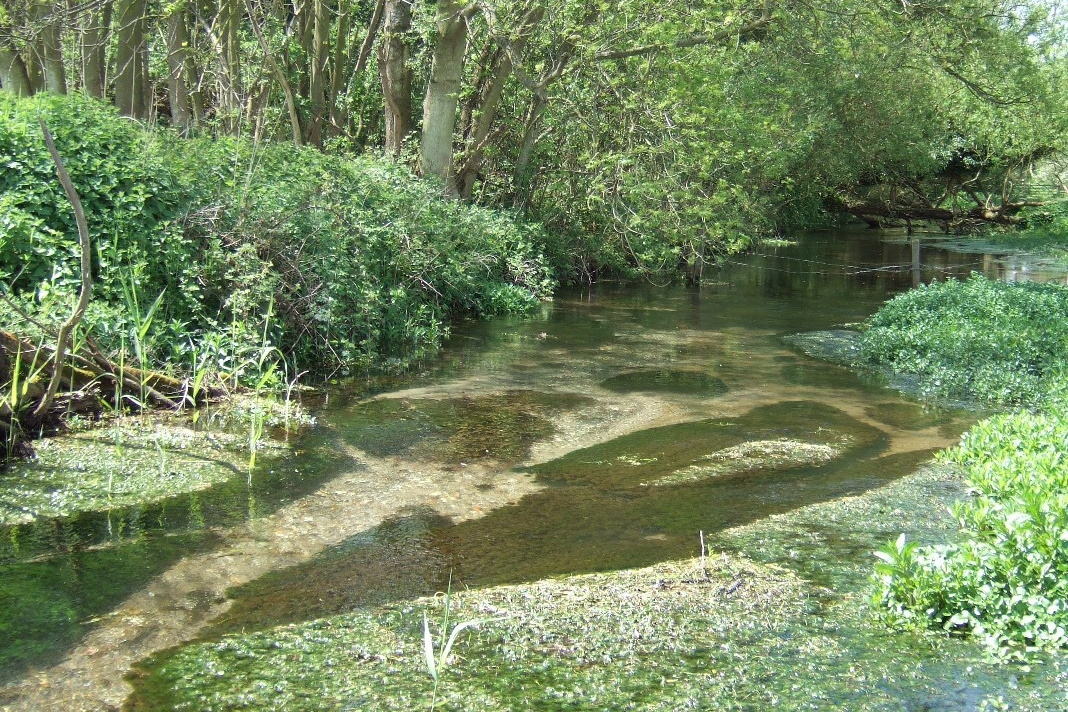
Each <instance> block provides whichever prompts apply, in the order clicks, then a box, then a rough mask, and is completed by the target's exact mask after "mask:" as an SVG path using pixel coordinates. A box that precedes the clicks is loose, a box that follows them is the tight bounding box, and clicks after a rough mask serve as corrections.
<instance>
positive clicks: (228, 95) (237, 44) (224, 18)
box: [215, 0, 243, 134]
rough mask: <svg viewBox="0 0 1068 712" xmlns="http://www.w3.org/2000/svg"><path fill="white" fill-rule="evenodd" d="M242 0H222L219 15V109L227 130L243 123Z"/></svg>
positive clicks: (217, 30) (236, 127) (235, 129)
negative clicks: (240, 31) (240, 33)
mask: <svg viewBox="0 0 1068 712" xmlns="http://www.w3.org/2000/svg"><path fill="white" fill-rule="evenodd" d="M242 14H243V13H242V9H241V3H240V1H239V0H220V2H219V8H218V12H217V13H216V15H215V27H216V28H217V29H216V33H217V37H216V41H217V45H218V46H217V51H218V53H219V60H220V63H221V66H220V72H219V99H218V101H219V113H220V114H221V117H222V124H223V130H225V131H226V132H227V133H231V134H236V133H237V130H238V128H239V126H240V125H241V114H242V104H243V91H242V81H241V37H240V35H239V32H238V31H239V29H240V26H241V17H242Z"/></svg>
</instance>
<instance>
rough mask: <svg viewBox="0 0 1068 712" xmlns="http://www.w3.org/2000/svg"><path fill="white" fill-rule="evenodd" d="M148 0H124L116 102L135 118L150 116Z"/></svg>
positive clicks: (116, 60) (120, 108) (126, 113)
mask: <svg viewBox="0 0 1068 712" xmlns="http://www.w3.org/2000/svg"><path fill="white" fill-rule="evenodd" d="M146 9H147V0H120V2H119V18H118V25H119V26H118V33H117V34H118V45H117V46H116V49H115V105H116V106H117V107H118V108H119V111H120V112H121V113H122V114H123V115H125V116H130V117H132V118H135V119H142V120H144V119H147V118H148V108H149V88H148V81H147V77H148V67H147V63H148V62H147V60H148V42H147V38H146V37H145V26H146V24H147V21H146V19H145V11H146Z"/></svg>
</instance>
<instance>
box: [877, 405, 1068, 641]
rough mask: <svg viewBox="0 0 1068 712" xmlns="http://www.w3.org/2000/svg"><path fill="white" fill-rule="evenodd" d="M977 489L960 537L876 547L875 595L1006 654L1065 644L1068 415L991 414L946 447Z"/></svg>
mask: <svg viewBox="0 0 1068 712" xmlns="http://www.w3.org/2000/svg"><path fill="white" fill-rule="evenodd" d="M942 459H943V460H944V461H946V462H949V463H951V464H953V465H955V466H957V467H959V468H961V470H962V471H963V473H964V474H965V476H966V478H967V482H968V484H969V486H970V488H971V489H972V491H973V494H974V496H973V497H972V498H971V499H968V500H966V501H964V502H962V503H961V504H959V505H957V506H956V507H955V510H954V514H955V516H956V518H957V520H958V522H959V524H960V528H961V532H962V535H963V536H962V540H961V541H960V542H959V543H957V544H952V545H940V546H931V547H917V546H916V545H915V544H914V543H906V542H905V540H904V536H902V538H900V539H899V540H898V541H897V543H896V544H893V545H889V546H888V547H886V548H885V549H883V550H882V551H880V552H878V555H879V557H880V559H881V562H880V563H879V564H878V565H877V570H876V580H877V589H878V593H877V602H878V605H879V608H880V609H881V610H883V611H885V612H886V613H887V615H888V617H889V618H890V619H891V620H892V621H894V622H899V623H901V622H917V623H921V624H924V625H934V626H939V627H942V628H944V629H946V630H953V631H957V630H960V631H970V632H972V633H974V634H975V635H977V636H979V637H980V638H981V640H982V641H983V642H984V643H985V644H986V645H988V646H989V647H990V648H991V649H992V650H994V651H996V652H998V653H999V654H1001V655H1003V656H1008V657H1016V656H1019V655H1020V654H1023V653H1026V652H1030V651H1034V650H1039V649H1049V648H1059V647H1063V646H1064V645H1065V644H1066V643H1068V633H1066V630H1068V422H1066V421H1065V419H1064V418H1063V417H1060V416H1055V415H1036V414H1032V413H1027V412H1019V413H1015V414H1012V415H1002V416H998V417H995V418H991V419H989V420H986V421H984V422H982V423H980V424H979V425H977V426H975V427H974V428H972V430H971V431H970V432H968V433H967V435H965V437H964V438H963V440H962V442H961V444H960V446H959V447H957V448H954V449H952V450H950V451H948V452H947V453H945V454H944V455H943V456H942Z"/></svg>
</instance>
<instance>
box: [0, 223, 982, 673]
mask: <svg viewBox="0 0 1068 712" xmlns="http://www.w3.org/2000/svg"><path fill="white" fill-rule="evenodd" d="M912 256H913V253H912V252H911V251H910V247H909V245H907V244H906V245H893V244H887V243H884V242H880V241H879V240H878V239H877V238H875V237H872V236H870V235H866V236H857V235H853V236H850V235H834V236H825V237H819V238H817V239H811V240H807V241H805V242H804V243H803V244H801V245H798V246H793V247H777V248H767V249H764V250H762V251H758V254H755V255H752V256H749V257H747V258H745V259H740V260H739V261H738V262H737V263H736V264H729V265H726V266H725V267H724V268H723V269H722V270H721V271H720V272H719V273H718V274H715V275H713V276H712V277H711V279H710V281H709V283H708V284H707V285H706V286H704V287H703V288H701V289H683V288H668V289H661V288H654V287H651V286H648V285H646V286H633V285H631V286H624V285H602V286H600V287H598V288H596V289H594V290H592V291H576V292H571V293H566V292H565V293H562V294H560V295H559V296H558V297H557V299H556V301H555V302H554V303H552V304H551V305H546V307H545V308H544V310H543V311H542V312H541V313H540V314H538V315H535V316H534V317H532V318H528V319H515V318H513V319H499V320H494V321H490V322H471V323H468V324H462V325H459V326H458V327H457V328H456V329H455V330H454V338H453V340H452V342H451V343H450V345H449V346H448V348H447V349H446V350H445V351H444V352H443V354H442V356H441V358H440V359H438V360H437V361H435V362H434V363H430V364H426V365H425V366H424V368H423V369H422V370H421V371H416V372H414V373H412V374H408V375H406V376H404V377H402V378H398V379H396V380H395V382H393V384H392V386H393V387H395V388H396V389H400V388H409V389H411V388H416V389H418V388H422V387H428V388H432V389H437V390H438V392H437V393H436V394H435V396H434V397H433V398H418V397H394V398H382V399H379V400H372V401H369V402H365V403H363V404H360V405H357V406H354V405H353V402H354V400H355V399H357V398H360V397H363V396H365V395H366V393H367V392H368V391H369V390H371V391H379V392H381V391H382V390H388V389H384V388H383V386H382V385H381V384H377V385H376V384H370V383H364V384H356V385H354V386H351V387H350V388H348V389H346V388H339V389H338V390H337V391H336V392H335V393H334V394H332V396H331V403H330V404H329V406H328V407H326V408H325V410H324V413H323V414H322V420H323V421H324V422H325V423H326V424H327V426H328V427H327V429H326V430H328V432H327V433H325V434H315V433H313V434H312V435H311V436H310V437H309V439H308V440H307V441H306V442H305V443H302V444H301V445H300V449H303V450H305V452H304V454H302V455H299V456H295V457H294V459H293V460H291V461H289V462H286V463H281V464H279V463H275V464H273V465H272V466H271V470H270V471H268V470H267V468H263V471H258V472H257V473H255V475H254V477H253V478H252V483H253V484H252V487H251V488H249V486H248V484H247V482H246V478H245V477H243V476H240V477H236V478H235V479H234V480H232V481H230V482H228V483H225V484H223V485H220V486H217V487H214V488H212V489H211V490H207V491H204V492H201V493H197V494H193V495H184V496H181V497H176V498H173V499H171V500H167V501H166V502H163V503H160V504H158V505H153V506H150V507H144V508H132V509H128V510H122V511H113V512H109V513H95V514H88V515H84V516H81V517H76V518H72V519H69V520H61V521H51V522H41V523H37V524H34V525H29V526H25V527H15V528H10V529H7V530H5V531H3V532H0V534H2V536H0V677H12V676H14V675H16V674H17V673H19V672H20V671H22V670H24V669H25V666H26V665H28V664H30V663H33V664H46V663H48V662H49V661H50V660H54V659H55V658H56V657H58V656H60V655H62V654H63V652H64V651H65V650H67V649H68V647H69V646H70V645H71V644H72V643H73V642H74V641H76V640H77V639H78V637H79V636H80V635H81V634H82V632H84V631H85V630H86V628H87V626H90V625H92V621H93V620H94V618H95V617H96V616H99V615H101V614H104V613H106V612H107V611H109V610H110V609H111V608H112V607H113V606H114V605H115V603H116V602H117V601H119V600H121V599H122V598H123V597H124V596H126V595H128V594H129V593H131V592H133V591H136V590H137V589H138V588H140V587H142V586H144V584H145V583H146V582H147V581H148V580H149V579H151V577H152V576H154V575H156V574H157V573H159V572H160V571H162V570H163V569H165V568H167V567H168V566H169V565H170V564H171V563H172V562H174V561H175V560H177V559H178V558H180V557H182V556H184V555H186V554H191V553H195V552H197V551H204V550H207V549H211V548H213V547H215V546H217V545H218V541H217V539H216V537H217V535H218V532H219V530H221V529H224V528H225V527H228V526H231V525H233V524H236V523H239V522H243V521H246V520H248V519H250V518H256V517H260V516H263V515H265V514H268V513H270V512H271V511H273V510H274V509H275V508H277V507H278V506H280V505H281V504H283V503H286V502H290V501H293V500H295V499H297V498H299V497H301V496H302V495H304V494H308V493H310V492H312V491H314V490H315V489H316V488H318V487H319V485H320V484H322V483H323V482H324V481H325V480H327V479H329V478H330V477H332V476H333V475H335V474H336V473H338V472H340V471H348V472H351V471H353V470H355V469H358V467H359V464H358V462H356V461H355V460H353V459H351V458H350V457H349V456H348V455H344V454H341V452H339V450H338V449H336V448H335V446H334V443H335V441H336V440H337V439H339V438H340V440H341V441H343V442H344V443H345V444H346V445H347V446H348V448H355V449H358V450H362V451H364V452H366V453H368V454H371V455H375V454H377V455H379V456H382V457H386V458H397V459H399V460H403V461H405V463H406V465H405V466H410V467H413V468H418V467H419V465H420V463H426V464H428V465H432V466H433V467H436V468H443V467H444V468H446V469H448V468H462V467H463V465H464V463H469V462H475V461H477V462H481V463H492V462H497V463H503V464H502V470H501V471H502V472H505V471H507V467H508V466H509V463H511V462H515V461H519V460H522V459H524V458H525V457H526V456H527V453H528V451H529V448H530V447H531V445H532V444H533V443H536V442H539V441H543V440H545V439H546V438H548V437H549V436H550V434H551V433H552V432H553V429H554V425H555V423H554V418H555V417H556V413H557V412H558V411H559V409H560V408H573V409H576V410H578V411H581V410H582V408H583V407H585V405H586V404H587V403H588V402H589V401H588V399H589V398H591V397H592V398H594V399H603V398H606V397H611V398H616V399H619V398H626V397H628V394H635V395H634V397H636V398H637V397H641V398H658V399H662V400H663V402H664V403H666V404H667V405H668V407H669V408H672V409H674V411H673V412H675V413H676V414H677V416H678V417H676V418H674V421H675V422H678V423H679V424H676V425H669V426H665V427H663V428H655V429H650V430H645V431H640V432H636V433H632V434H631V435H627V436H624V437H620V438H617V439H613V440H610V441H609V442H607V443H603V444H601V445H595V446H593V447H589V448H585V449H582V450H578V451H575V452H572V453H571V454H569V455H566V456H564V457H561V458H559V459H557V460H554V461H551V462H548V463H545V464H541V465H538V466H535V467H531V468H530V469H529V472H530V473H531V474H532V475H533V476H534V477H535V478H536V480H537V481H538V482H539V483H541V484H542V485H543V486H544V488H543V489H542V490H540V491H538V492H536V493H534V494H531V495H528V496H526V497H524V498H523V499H521V500H520V501H518V502H517V503H515V504H514V505H511V506H507V507H504V508H501V509H498V510H495V511H492V512H490V513H489V514H488V515H486V516H484V517H482V518H481V519H477V520H468V521H464V522H460V523H456V524H453V523H451V522H449V521H448V520H446V519H444V518H442V517H441V516H440V515H438V514H436V513H434V512H433V511H430V510H418V509H417V510H410V511H406V512H404V513H402V514H401V515H400V516H398V517H396V518H394V519H393V520H390V521H387V522H385V523H383V524H382V525H380V526H378V527H376V528H374V529H372V530H369V531H366V532H363V533H361V534H359V535H356V536H354V537H352V538H350V539H349V540H348V541H346V542H345V543H344V544H342V545H340V546H337V547H334V548H332V549H330V550H328V551H326V552H324V553H323V554H321V555H320V556H319V557H318V558H316V559H313V560H312V561H309V562H307V563H304V564H301V565H299V566H295V567H292V568H289V569H284V570H279V571H275V572H273V573H271V574H268V575H266V576H264V577H262V578H260V579H258V580H257V581H254V582H252V583H250V584H247V585H245V586H243V587H241V588H238V589H235V590H233V594H234V597H235V598H236V601H235V605H234V607H233V608H232V609H231V611H230V612H229V613H228V614H227V617H226V618H224V619H222V620H220V621H218V623H217V625H216V626H215V627H214V629H213V630H212V631H211V632H210V634H218V633H219V632H220V631H224V630H234V629H238V628H242V629H246V630H249V629H253V628H257V627H262V626H266V625H269V624H271V623H274V622H281V621H295V620H301V619H306V618H310V617H314V616H318V615H323V614H326V613H331V612H337V611H346V610H351V609H352V607H354V606H359V605H364V604H368V603H373V602H380V601H384V600H391V599H396V598H402V597H405V596H409V595H413V594H422V593H430V592H433V591H435V590H440V589H441V587H442V585H443V582H444V581H445V580H446V579H447V578H448V575H449V572H450V571H452V572H454V580H455V581H456V583H457V585H466V586H486V585H491V584H495V583H503V582H515V581H523V580H529V579H534V578H539V577H544V576H550V575H556V574H566V573H573V572H579V571H598V570H607V569H614V568H621V567H629V566H639V565H643V564H649V563H653V562H655V561H659V560H664V559H671V558H679V557H687V556H691V555H693V554H694V553H695V552H696V550H697V533H698V531H701V530H703V531H714V530H719V529H724V528H727V527H731V526H735V525H738V524H744V523H747V522H753V521H756V520H759V519H761V518H762V517H766V516H767V515H769V514H774V513H777V512H785V511H789V510H792V509H795V508H797V507H800V506H803V505H805V504H809V503H813V502H820V501H826V500H828V499H833V498H836V497H841V496H843V495H848V494H855V493H858V492H862V491H865V490H868V489H871V488H874V487H877V486H879V485H880V484H883V483H885V482H888V481H890V480H893V479H894V478H896V477H898V476H900V475H903V474H906V473H907V472H908V471H910V469H911V468H912V467H913V466H914V465H915V460H914V459H913V457H915V458H916V459H922V458H923V457H926V454H927V453H928V452H929V448H931V447H941V446H944V445H945V444H947V443H948V442H949V441H950V439H951V438H952V437H954V436H955V435H956V434H957V433H959V432H960V431H961V430H963V428H965V427H967V420H968V417H967V416H960V415H952V416H949V415H944V414H932V412H931V411H929V410H926V409H924V408H922V407H920V406H918V405H915V404H909V403H907V402H906V401H905V400H903V399H902V398H900V397H898V396H896V395H895V394H888V392H887V391H885V390H883V389H880V388H878V387H877V386H874V385H871V384H868V383H866V382H865V380H864V379H862V378H860V377H858V376H857V375H856V374H854V373H852V372H850V371H848V370H847V369H844V368H841V367H839V366H834V365H831V364H825V363H819V362H815V361H813V360H812V359H809V358H807V357H805V356H803V355H802V354H799V353H797V352H795V351H794V350H792V349H791V348H789V347H786V346H784V345H783V343H782V342H781V337H783V336H784V335H787V334H792V333H796V332H799V331H808V330H823V329H832V328H836V327H839V326H841V325H842V324H848V323H853V322H858V321H861V320H863V319H864V318H866V317H867V316H869V315H870V314H871V313H873V312H874V311H875V310H876V309H877V308H878V306H879V305H880V304H881V303H882V302H883V301H885V300H886V299H887V298H888V297H890V296H892V295H894V294H896V293H899V292H902V291H904V290H906V289H908V288H909V287H910V286H912V285H913V284H914V283H917V282H919V281H930V280H932V279H942V278H945V277H946V276H949V275H957V276H965V275H967V274H968V273H969V272H971V271H972V270H983V271H989V270H993V269H994V267H993V266H992V265H991V263H989V262H988V261H985V260H984V259H983V258H981V257H976V256H973V255H967V254H961V253H945V252H940V251H937V250H930V251H926V253H925V254H924V257H923V264H922V265H916V264H913V263H911V262H910V260H911V259H912ZM991 276H994V275H993V274H992V275H991ZM469 391H477V394H473V393H472V392H469ZM576 394H578V395H576ZM621 394H622V395H621ZM829 404H833V405H834V406H837V407H832V405H829ZM680 421H682V422H680ZM931 431H937V432H934V433H932V432H931ZM903 434H904V435H905V436H907V437H908V438H911V440H908V443H907V444H906V445H905V446H903V447H899V446H897V445H896V443H897V439H898V438H899V437H901V436H902V435H903ZM752 443H756V444H755V445H754V444H752ZM342 450H344V452H349V450H348V449H345V448H342ZM902 450H905V451H908V453H910V454H908V455H901V454H900V453H901V451H902ZM832 451H833V455H834V456H833V457H831V456H830V455H828V453H831V452H832ZM912 453H916V454H915V455H913V454H912ZM735 461H737V462H735ZM487 486H488V485H487Z"/></svg>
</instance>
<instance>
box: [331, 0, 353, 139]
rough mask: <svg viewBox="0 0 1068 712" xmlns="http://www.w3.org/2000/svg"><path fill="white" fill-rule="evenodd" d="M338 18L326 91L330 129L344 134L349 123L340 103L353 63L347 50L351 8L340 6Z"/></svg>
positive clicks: (334, 133)
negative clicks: (350, 66) (346, 78)
mask: <svg viewBox="0 0 1068 712" xmlns="http://www.w3.org/2000/svg"><path fill="white" fill-rule="evenodd" d="M339 12H340V14H339V16H338V18H337V41H336V44H335V45H334V56H333V58H332V60H331V65H330V88H329V90H328V91H327V93H326V104H327V107H328V109H329V113H330V131H331V133H332V134H333V135H343V134H344V133H345V129H346V127H347V126H348V123H349V116H348V112H347V111H346V110H343V109H342V108H341V105H340V99H341V90H342V89H343V88H344V86H345V76H346V75H347V74H348V67H349V65H350V64H351V63H352V56H351V54H350V53H349V52H348V51H347V50H346V48H347V47H348V42H346V41H345V40H346V38H347V37H348V36H349V18H350V16H351V14H352V12H351V10H349V9H346V8H340V10H339Z"/></svg>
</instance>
